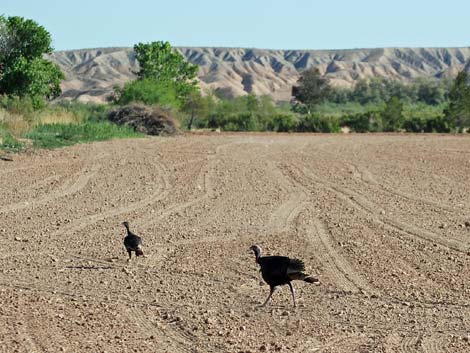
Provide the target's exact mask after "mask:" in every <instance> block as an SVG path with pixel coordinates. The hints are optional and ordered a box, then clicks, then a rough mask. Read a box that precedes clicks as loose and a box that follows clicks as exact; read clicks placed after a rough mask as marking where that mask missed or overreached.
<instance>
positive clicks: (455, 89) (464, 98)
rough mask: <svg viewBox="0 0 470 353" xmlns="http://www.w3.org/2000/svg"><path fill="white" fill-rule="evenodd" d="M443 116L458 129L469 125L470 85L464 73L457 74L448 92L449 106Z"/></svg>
mask: <svg viewBox="0 0 470 353" xmlns="http://www.w3.org/2000/svg"><path fill="white" fill-rule="evenodd" d="M444 114H445V117H446V118H447V119H448V121H450V122H451V123H452V124H453V125H454V126H456V127H458V128H463V127H464V126H469V125H470V85H469V77H468V75H467V73H466V72H464V71H461V72H459V73H458V75H457V77H456V78H455V80H454V84H453V86H452V88H451V90H450V92H449V106H448V107H447V109H445V111H444Z"/></svg>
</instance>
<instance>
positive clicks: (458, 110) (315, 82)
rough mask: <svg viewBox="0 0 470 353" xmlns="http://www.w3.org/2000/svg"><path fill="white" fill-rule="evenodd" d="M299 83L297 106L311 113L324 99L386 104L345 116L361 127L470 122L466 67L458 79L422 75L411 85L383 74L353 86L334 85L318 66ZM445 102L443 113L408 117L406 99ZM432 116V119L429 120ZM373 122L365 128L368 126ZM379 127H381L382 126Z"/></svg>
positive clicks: (450, 126)
mask: <svg viewBox="0 0 470 353" xmlns="http://www.w3.org/2000/svg"><path fill="white" fill-rule="evenodd" d="M297 84H298V85H297V86H295V87H293V89H292V94H293V96H294V97H295V100H294V101H293V110H294V111H296V112H300V113H304V114H305V113H306V114H310V113H311V112H314V111H315V110H316V109H317V108H318V106H319V105H320V104H322V103H324V102H333V103H337V104H341V103H347V102H357V103H359V104H362V105H365V104H375V105H376V106H380V105H384V106H385V108H384V109H377V108H376V109H373V110H371V111H369V112H366V113H365V114H364V113H363V114H357V115H353V116H349V117H345V118H344V119H343V121H344V122H345V124H347V125H348V124H353V123H358V122H359V121H362V122H361V123H358V125H360V126H361V127H360V128H359V130H360V131H398V130H401V129H405V130H407V131H415V132H418V131H431V132H432V131H442V132H448V131H450V130H455V129H458V130H462V129H463V128H466V127H469V126H470V81H469V77H468V74H467V73H465V72H464V71H462V72H460V73H459V74H458V75H457V78H456V79H455V80H454V81H447V80H442V81H430V80H424V79H419V80H417V81H415V82H414V83H412V84H410V85H405V84H403V83H400V82H397V81H387V80H385V79H380V78H372V79H369V80H362V81H359V83H358V84H357V85H356V86H354V87H353V88H351V89H345V88H334V87H332V86H331V85H330V83H329V81H328V80H327V79H326V78H325V77H324V76H322V75H321V74H320V72H319V71H318V69H316V68H313V69H308V70H305V71H304V72H303V73H302V75H301V77H300V79H299V80H298V83H297ZM404 102H405V103H408V104H410V103H411V104H416V103H422V104H427V105H431V106H433V105H439V104H441V105H443V104H446V105H447V108H446V109H445V110H444V111H443V115H435V116H429V117H427V119H426V118H423V117H421V116H419V117H412V118H411V119H408V121H405V117H404V115H403V103H404ZM379 115H380V117H381V119H380V120H381V122H382V126H381V127H377V126H376V127H371V126H370V124H369V123H367V124H366V123H365V121H366V120H368V121H372V122H373V121H377V120H378V119H376V118H374V117H377V116H379ZM427 120H429V121H427ZM366 125H367V126H369V127H368V128H365V126H366ZM378 129H379V130H378Z"/></svg>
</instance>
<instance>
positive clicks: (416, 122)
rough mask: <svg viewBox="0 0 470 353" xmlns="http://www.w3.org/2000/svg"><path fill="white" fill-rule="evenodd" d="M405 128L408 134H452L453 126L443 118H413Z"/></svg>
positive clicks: (405, 123)
mask: <svg viewBox="0 0 470 353" xmlns="http://www.w3.org/2000/svg"><path fill="white" fill-rule="evenodd" d="M403 128H404V129H405V130H406V131H408V132H441V133H442V132H450V131H452V124H451V123H450V122H449V121H448V119H446V118H445V117H443V116H434V117H430V118H423V117H412V118H410V119H407V120H406V121H405V122H404V123H403Z"/></svg>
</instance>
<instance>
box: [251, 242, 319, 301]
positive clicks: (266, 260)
mask: <svg viewBox="0 0 470 353" xmlns="http://www.w3.org/2000/svg"><path fill="white" fill-rule="evenodd" d="M250 250H252V251H253V252H254V254H255V256H256V262H257V263H258V264H259V265H260V267H261V275H262V277H263V279H264V281H265V282H266V283H267V284H269V287H270V292H269V296H268V298H267V299H266V301H265V302H264V303H263V304H262V305H261V306H262V307H263V306H265V305H266V304H267V303H268V302H269V300H270V299H271V296H272V295H273V293H274V290H275V288H276V287H277V286H282V285H284V284H288V285H289V288H290V291H291V293H292V300H293V301H294V307H295V306H296V304H295V291H294V287H293V286H292V283H291V282H292V281H293V280H300V281H305V282H307V283H315V284H319V283H320V281H319V280H318V279H317V278H315V277H313V276H310V275H307V274H305V273H304V272H303V271H305V265H304V263H303V261H302V260H298V259H291V258H289V257H287V256H261V248H260V247H259V246H258V245H252V246H251V247H250Z"/></svg>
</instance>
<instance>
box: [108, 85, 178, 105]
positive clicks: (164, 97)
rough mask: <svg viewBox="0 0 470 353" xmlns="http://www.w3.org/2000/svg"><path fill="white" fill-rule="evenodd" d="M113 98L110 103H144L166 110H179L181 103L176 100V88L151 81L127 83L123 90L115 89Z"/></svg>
mask: <svg viewBox="0 0 470 353" xmlns="http://www.w3.org/2000/svg"><path fill="white" fill-rule="evenodd" d="M114 91H115V96H114V97H112V101H114V102H115V103H117V104H119V105H127V104H130V103H144V104H147V105H155V104H158V105H159V106H161V107H163V108H166V109H168V108H169V109H179V108H180V107H181V102H180V100H179V99H178V96H177V91H176V88H175V86H174V85H173V84H171V82H159V81H156V80H153V79H148V78H147V79H142V80H136V81H132V82H128V83H126V84H125V85H124V87H123V88H118V87H115V89H114Z"/></svg>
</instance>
